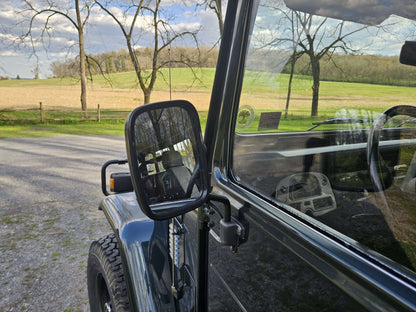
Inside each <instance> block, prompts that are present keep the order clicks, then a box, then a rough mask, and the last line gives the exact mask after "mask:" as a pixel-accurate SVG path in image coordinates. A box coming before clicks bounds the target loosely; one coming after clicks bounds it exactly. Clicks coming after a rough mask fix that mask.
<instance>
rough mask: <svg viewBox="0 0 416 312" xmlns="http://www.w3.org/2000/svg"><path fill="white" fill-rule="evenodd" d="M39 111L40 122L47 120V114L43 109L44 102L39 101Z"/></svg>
mask: <svg viewBox="0 0 416 312" xmlns="http://www.w3.org/2000/svg"><path fill="white" fill-rule="evenodd" d="M39 112H40V122H41V123H43V122H44V121H45V115H44V111H43V105H42V102H39Z"/></svg>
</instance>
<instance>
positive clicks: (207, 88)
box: [0, 68, 416, 138]
mask: <svg viewBox="0 0 416 312" xmlns="http://www.w3.org/2000/svg"><path fill="white" fill-rule="evenodd" d="M195 74H196V77H195V76H194V73H192V72H191V71H190V70H189V69H185V68H175V69H172V71H171V75H172V77H171V79H172V92H175V93H180V94H182V97H183V98H186V95H187V94H189V93H200V94H202V95H203V96H204V97H205V98H206V99H207V102H208V101H209V97H210V92H211V89H212V83H213V79H214V74H215V70H214V69H213V68H203V69H197V70H196V71H195ZM168 75H169V73H168V70H167V69H166V70H163V71H161V72H160V73H159V76H158V80H157V83H156V85H155V87H154V91H168V90H169V84H168V81H169V77H168ZM109 80H110V81H111V84H110V83H109V81H108V80H107V79H105V78H104V77H102V76H95V77H93V82H92V83H93V85H94V86H99V87H101V88H114V89H136V90H137V89H138V82H137V78H136V76H135V73H134V72H125V73H116V74H111V75H110V76H109ZM288 81H289V76H288V75H286V74H281V75H276V74H268V73H258V72H247V73H246V76H245V81H244V86H243V95H242V96H241V98H242V99H246V102H248V103H249V105H251V106H252V107H253V109H254V112H255V116H254V120H253V122H252V124H251V125H250V126H249V127H247V128H244V129H239V131H243V132H253V131H254V132H255V131H257V128H258V123H259V117H260V113H261V112H267V111H282V113H284V104H285V100H284V99H285V97H286V94H287V86H288ZM90 83H91V82H90ZM77 85H79V80H78V79H73V78H64V79H57V78H53V79H42V80H9V81H7V80H6V81H0V89H1V90H2V91H4V92H7V88H8V87H10V88H19V89H20V88H22V90H25V91H22V92H30V90H31V88H40V87H52V88H54V87H56V89H59V87H63V86H77ZM311 85H312V79H311V77H308V76H295V77H294V79H293V85H292V94H291V102H290V107H289V115H288V118H287V119H286V120H285V119H283V117H282V119H281V121H280V124H279V128H278V131H303V130H307V129H309V128H310V127H312V123H313V122H316V121H321V120H325V119H327V118H331V117H334V116H337V114H338V113H339V110H340V108H341V107H342V108H347V109H349V108H350V109H351V110H356V111H358V112H359V114H363V112H364V114H365V113H366V112H375V113H380V112H382V111H384V110H385V109H386V108H388V107H391V106H394V105H398V104H412V103H413V101H414V100H413V99H414V98H416V88H412V87H401V86H390V85H388V86H386V85H377V84H363V83H345V82H333V81H322V82H321V85H320V102H319V103H320V104H319V117H316V118H311V117H309V115H310V105H311ZM74 92H77V91H74ZM138 94H139V93H138ZM269 101H270V102H271V103H273V108H269V107H266V108H265V107H262V106H263V105H264V104H265V103H266V104H267V103H268V102H269ZM273 101H274V102H273ZM275 102H276V103H277V104H274V103H275ZM197 108H198V107H197ZM120 109H123V107H120ZM0 113H1V112H0ZM16 114H21V115H20V117H22V116H24V114H29V115H30V114H31V113H24V112H22V113H16ZM200 115H201V116H200V117H201V124H202V127H203V128H204V126H205V122H206V115H207V113H206V112H205V111H201V110H200ZM0 117H1V116H0ZM23 118H24V117H23ZM123 127H124V124H123V122H111V121H104V122H101V123H100V124H98V123H96V122H80V121H77V120H76V118H73V117H70V118H68V119H67V120H64V121H63V122H48V123H45V124H39V123H35V124H34V123H33V122H32V123H22V122H20V123H15V124H9V123H8V122H5V121H0V138H5V137H13V136H42V135H58V134H63V133H64V134H69V133H74V134H107V135H123ZM326 127H328V126H326ZM319 129H323V128H322V126H320V128H319Z"/></svg>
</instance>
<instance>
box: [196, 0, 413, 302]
mask: <svg viewBox="0 0 416 312" xmlns="http://www.w3.org/2000/svg"><path fill="white" fill-rule="evenodd" d="M257 2H258V1H257V0H249V1H238V2H237V1H230V2H229V3H228V7H227V18H226V23H225V28H224V36H223V38H222V43H221V48H220V55H219V58H218V64H217V70H216V75H215V80H214V85H213V91H212V98H211V103H210V109H209V113H208V119H207V124H206V130H205V144H206V147H207V151H208V157H207V158H208V161H209V162H208V164H209V166H208V167H209V168H211V172H210V176H211V187H212V193H214V194H218V195H222V196H226V197H227V198H228V199H229V200H230V202H231V205H232V211H233V215H235V216H237V215H238V213H236V212H238V210H239V209H240V208H241V207H243V206H245V207H247V205H248V206H250V207H255V208H256V209H260V210H261V211H262V212H263V213H265V214H267V215H270V216H273V218H277V219H278V220H279V229H278V231H279V232H280V233H281V234H282V237H283V238H284V239H282V241H281V243H282V244H284V245H285V246H286V247H287V248H288V249H289V250H291V251H292V252H294V253H295V254H296V255H297V256H299V257H300V258H302V259H303V260H304V261H305V262H307V263H308V264H309V265H310V266H311V267H313V268H314V269H316V270H317V271H318V272H320V273H321V274H323V275H324V276H325V277H327V278H328V279H329V280H330V281H331V282H332V283H334V284H335V285H337V286H338V287H339V288H341V289H342V290H343V291H344V292H345V293H347V294H349V295H350V296H351V297H353V298H354V299H355V300H357V301H358V302H360V303H361V304H362V305H363V306H365V307H366V308H368V309H370V310H380V309H386V310H389V309H391V310H416V282H415V281H416V278H415V277H416V275H415V276H412V274H405V273H403V272H402V271H401V270H400V268H398V266H397V265H396V264H395V263H394V262H393V261H389V260H388V259H386V258H384V257H382V256H379V255H375V254H373V253H370V252H366V251H365V250H364V249H363V248H362V246H360V245H359V244H358V243H357V242H356V241H354V240H352V239H350V238H348V237H347V236H345V235H342V234H339V233H336V232H335V231H334V230H332V229H330V228H328V227H326V226H325V225H323V224H320V223H319V222H317V221H315V220H314V219H312V218H309V217H307V216H304V215H302V214H300V213H299V214H296V213H293V212H291V211H289V210H287V209H285V208H284V207H283V205H282V206H278V205H277V204H276V203H275V202H273V201H272V200H271V199H269V198H267V197H264V196H262V195H261V194H258V193H255V191H253V190H251V189H248V188H247V187H244V186H243V185H241V184H240V183H239V182H238V177H236V176H234V175H233V171H232V156H233V155H232V150H233V139H234V125H235V119H236V115H237V110H238V103H239V99H240V92H241V86H242V82H243V76H244V60H245V56H246V54H247V49H248V44H249V38H250V31H251V29H252V27H253V25H254V19H255V15H256V13H257V10H256V4H257ZM203 244H204V245H203V246H202V247H201V246H199V247H200V248H202V249H207V248H208V242H206V241H205V242H204V243H203ZM207 254H208V251H207V250H206V253H205V254H203V255H204V256H205V257H206V256H207ZM200 255H201V254H200ZM207 265H208V263H206V264H205V269H206V270H208V268H207ZM204 274H207V272H205V273H204ZM200 282H202V283H205V285H203V286H202V288H204V292H199V294H198V296H199V298H198V299H199V300H198V301H199V302H200V303H203V301H205V300H201V295H204V296H206V297H205V298H207V287H208V286H207V276H205V277H204V279H200ZM204 304H205V303H204Z"/></svg>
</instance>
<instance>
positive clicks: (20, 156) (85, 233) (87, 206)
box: [0, 136, 125, 311]
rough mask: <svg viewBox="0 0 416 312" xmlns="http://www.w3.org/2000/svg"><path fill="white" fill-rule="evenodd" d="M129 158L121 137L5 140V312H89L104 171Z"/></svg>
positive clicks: (0, 216) (1, 247)
mask: <svg viewBox="0 0 416 312" xmlns="http://www.w3.org/2000/svg"><path fill="white" fill-rule="evenodd" d="M124 158H125V145H124V139H123V138H122V137H93V136H58V137H43V138H36V139H34V138H19V139H3V140H0V311H89V306H88V295H87V283H86V264H87V256H88V249H89V245H90V243H91V241H92V240H94V239H97V238H99V237H101V236H103V235H104V234H107V233H109V232H110V228H109V226H108V224H107V222H106V220H105V217H104V215H103V213H102V212H101V211H98V210H97V207H98V205H99V203H100V201H101V199H102V198H103V195H102V193H101V184H100V170H101V165H102V164H103V163H104V162H105V161H107V160H110V159H124Z"/></svg>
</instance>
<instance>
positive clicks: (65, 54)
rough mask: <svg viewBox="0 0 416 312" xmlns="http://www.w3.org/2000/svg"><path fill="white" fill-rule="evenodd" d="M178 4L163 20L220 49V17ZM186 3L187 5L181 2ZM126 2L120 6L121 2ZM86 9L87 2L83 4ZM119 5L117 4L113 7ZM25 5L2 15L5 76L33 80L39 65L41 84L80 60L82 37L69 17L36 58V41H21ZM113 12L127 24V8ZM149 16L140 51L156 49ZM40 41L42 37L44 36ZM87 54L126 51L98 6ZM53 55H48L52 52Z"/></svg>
mask: <svg viewBox="0 0 416 312" xmlns="http://www.w3.org/2000/svg"><path fill="white" fill-rule="evenodd" d="M174 1H175V0H165V1H162V3H164V4H165V6H164V7H163V14H164V15H163V18H164V19H165V20H168V19H169V23H170V25H171V26H172V27H173V28H174V29H175V30H177V31H179V32H182V31H185V30H189V31H196V30H198V41H199V44H200V45H209V46H212V45H214V44H215V43H216V42H217V41H218V38H219V30H218V22H217V19H216V16H215V14H214V12H212V11H211V10H205V9H204V8H202V7H196V6H194V5H192V6H191V5H190V6H185V5H183V4H182V5H178V4H175V3H174ZM179 1H181V3H186V2H184V1H183V0H179ZM45 2H46V0H32V1H31V3H32V4H34V5H36V6H37V7H38V8H41V7H43V8H45ZM103 2H104V1H103ZM119 2H120V1H119ZM54 3H57V4H58V5H59V3H62V7H63V8H68V1H64V0H55V1H54ZM80 3H83V1H80ZM112 3H116V1H112ZM21 8H22V1H17V0H15V1H1V10H0V30H1V31H0V76H9V77H11V78H16V77H17V76H18V75H19V77H20V78H33V77H34V75H35V74H34V73H35V69H36V67H37V64H39V70H40V78H48V77H51V76H52V72H51V70H50V64H51V63H52V62H53V61H65V60H66V59H68V58H74V57H76V56H77V55H78V46H77V36H78V35H77V31H76V29H75V27H74V26H73V25H72V24H71V23H70V22H69V20H67V19H66V18H63V17H54V18H52V19H51V23H50V26H51V27H50V31H49V34H50V36H48V35H46V36H45V40H44V41H43V43H41V42H40V41H39V40H37V41H36V42H34V45H35V48H36V55H34V53H33V49H32V47H31V44H30V41H29V40H26V41H25V42H24V43H21V42H20V41H19V40H17V39H16V38H17V37H18V36H20V35H22V34H24V33H26V32H27V30H28V25H29V23H28V18H27V16H26V17H25V16H24V13H22V14H17V13H16V11H21ZM111 12H113V13H114V14H115V15H116V16H117V17H119V18H120V19H122V18H123V10H122V7H121V6H113V7H112V8H111ZM69 15H70V16H71V17H72V18H73V19H75V11H74V10H73V9H71V8H70V10H69ZM45 17H46V15H43V17H42V16H41V17H40V18H39V19H38V22H37V23H35V24H34V30H35V31H34V33H35V34H40V30H41V26H42V25H44V21H45V20H44V18H45ZM131 19H132V13H131V12H130V13H129V14H127V21H131ZM148 19H149V16H145V17H143V16H142V17H140V19H138V21H137V27H136V28H135V32H134V33H135V39H134V40H135V45H136V47H144V46H151V45H152V42H153V36H152V35H151V33H149V25H148ZM38 37H39V36H38ZM84 37H85V50H86V53H87V54H96V53H102V52H106V51H117V50H120V49H126V41H125V39H124V36H123V35H122V32H121V30H120V27H119V26H118V25H117V24H115V22H114V21H113V20H112V19H111V18H110V16H108V15H107V14H106V13H105V12H103V11H102V10H101V9H100V8H99V7H97V6H94V7H93V8H92V11H91V15H90V17H89V21H88V24H87V26H86V28H85V34H84ZM177 44H178V45H182V46H190V45H192V46H194V45H195V43H194V41H192V40H191V38H188V39H185V40H183V41H181V42H177ZM46 50H47V52H46Z"/></svg>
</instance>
